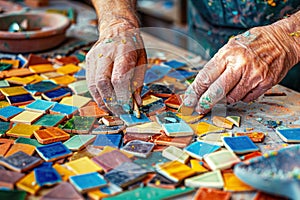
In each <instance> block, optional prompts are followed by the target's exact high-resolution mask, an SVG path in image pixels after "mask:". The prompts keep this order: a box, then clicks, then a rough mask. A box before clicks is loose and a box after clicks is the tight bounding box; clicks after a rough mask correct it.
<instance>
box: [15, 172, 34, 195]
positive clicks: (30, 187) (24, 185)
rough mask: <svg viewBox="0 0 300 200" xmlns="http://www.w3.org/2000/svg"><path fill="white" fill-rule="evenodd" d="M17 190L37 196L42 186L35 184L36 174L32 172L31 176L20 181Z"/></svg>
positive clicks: (28, 175)
mask: <svg viewBox="0 0 300 200" xmlns="http://www.w3.org/2000/svg"><path fill="white" fill-rule="evenodd" d="M16 186H17V188H19V189H21V190H24V191H26V192H28V193H30V194H33V195H34V194H36V193H37V192H38V191H39V189H40V186H39V185H38V184H36V182H35V177H34V172H33V171H31V172H30V173H29V174H27V175H26V176H24V177H23V178H22V179H21V180H20V181H18V182H17V183H16Z"/></svg>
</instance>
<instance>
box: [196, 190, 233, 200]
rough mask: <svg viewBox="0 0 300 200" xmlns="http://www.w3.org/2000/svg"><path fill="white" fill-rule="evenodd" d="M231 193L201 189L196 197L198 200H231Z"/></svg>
mask: <svg viewBox="0 0 300 200" xmlns="http://www.w3.org/2000/svg"><path fill="white" fill-rule="evenodd" d="M230 197H231V193H230V192H226V191H222V190H217V189H212V188H204V187H202V188H199V189H198V191H197V193H196V195H195V196H194V198H195V199H197V200H205V199H218V200H230Z"/></svg>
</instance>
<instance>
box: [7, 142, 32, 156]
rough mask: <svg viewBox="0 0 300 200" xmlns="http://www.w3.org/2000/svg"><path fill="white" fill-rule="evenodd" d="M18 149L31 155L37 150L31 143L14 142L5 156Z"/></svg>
mask: <svg viewBox="0 0 300 200" xmlns="http://www.w3.org/2000/svg"><path fill="white" fill-rule="evenodd" d="M18 151H23V152H24V153H26V154H28V155H30V156H31V155H32V154H33V153H34V151H35V146H33V145H30V144H23V143H16V144H13V145H12V146H11V147H10V149H9V151H8V152H7V153H6V154H5V157H8V156H10V155H12V154H14V153H16V152H18Z"/></svg>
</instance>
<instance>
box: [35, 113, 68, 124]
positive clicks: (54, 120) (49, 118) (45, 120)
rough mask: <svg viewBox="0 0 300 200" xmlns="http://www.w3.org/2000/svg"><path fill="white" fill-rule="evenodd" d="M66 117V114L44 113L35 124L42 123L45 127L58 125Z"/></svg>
mask: <svg viewBox="0 0 300 200" xmlns="http://www.w3.org/2000/svg"><path fill="white" fill-rule="evenodd" d="M65 118H66V116H65V115H59V114H57V115H56V114H53V115H52V114H46V115H43V116H42V117H41V118H40V119H38V120H37V121H36V122H34V125H40V126H45V127H51V126H57V125H59V124H60V123H62V122H63V120H64V119H65Z"/></svg>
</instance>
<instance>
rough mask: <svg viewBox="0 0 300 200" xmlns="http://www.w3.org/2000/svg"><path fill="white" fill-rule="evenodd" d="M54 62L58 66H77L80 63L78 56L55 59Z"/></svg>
mask: <svg viewBox="0 0 300 200" xmlns="http://www.w3.org/2000/svg"><path fill="white" fill-rule="evenodd" d="M54 62H55V63H56V64H58V65H68V64H74V65H77V64H78V63H79V62H80V61H79V60H78V58H77V57H76V56H63V57H60V58H54Z"/></svg>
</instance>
